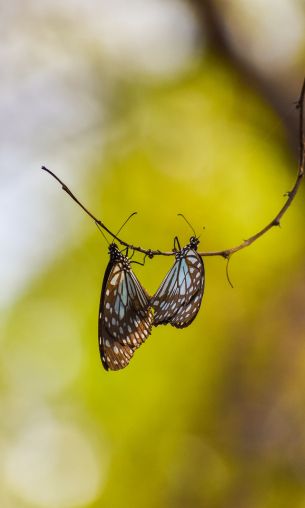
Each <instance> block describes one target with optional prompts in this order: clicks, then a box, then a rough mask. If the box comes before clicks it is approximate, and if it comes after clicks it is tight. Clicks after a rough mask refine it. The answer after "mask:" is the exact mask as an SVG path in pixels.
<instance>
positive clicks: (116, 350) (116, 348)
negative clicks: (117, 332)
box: [113, 346, 119, 355]
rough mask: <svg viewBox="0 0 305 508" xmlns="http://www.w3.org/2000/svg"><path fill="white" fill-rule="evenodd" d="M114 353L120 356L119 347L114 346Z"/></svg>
mask: <svg viewBox="0 0 305 508" xmlns="http://www.w3.org/2000/svg"><path fill="white" fill-rule="evenodd" d="M113 351H114V352H115V354H116V355H117V354H118V352H119V349H118V347H117V346H114V348H113Z"/></svg>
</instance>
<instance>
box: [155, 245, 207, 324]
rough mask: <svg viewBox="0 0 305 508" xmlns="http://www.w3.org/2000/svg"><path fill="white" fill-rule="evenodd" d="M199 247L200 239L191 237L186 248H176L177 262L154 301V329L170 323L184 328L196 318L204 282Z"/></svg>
mask: <svg viewBox="0 0 305 508" xmlns="http://www.w3.org/2000/svg"><path fill="white" fill-rule="evenodd" d="M198 244H199V240H198V238H196V237H191V239H190V242H189V243H188V244H187V245H186V246H185V247H184V248H182V249H181V248H179V249H176V248H175V249H174V251H175V258H176V259H175V263H174V265H173V267H172V268H171V270H170V271H169V272H168V274H167V275H166V276H165V278H164V280H163V282H162V284H161V285H160V287H159V289H158V290H157V292H156V294H155V295H154V297H153V298H152V299H151V305H152V307H153V308H154V325H155V326H158V325H160V324H167V323H170V324H171V325H172V326H175V327H176V328H185V327H186V326H189V325H190V324H191V323H192V321H193V320H194V319H195V317H196V316H197V313H198V311H199V308H200V305H201V301H202V296H203V291H204V282H205V277H204V275H205V274H204V264H203V261H202V258H201V256H199V254H198V252H197V247H198Z"/></svg>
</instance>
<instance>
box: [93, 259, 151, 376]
mask: <svg viewBox="0 0 305 508" xmlns="http://www.w3.org/2000/svg"><path fill="white" fill-rule="evenodd" d="M152 319H153V316H152V310H151V308H150V303H149V297H148V295H147V293H146V292H145V290H144V288H143V287H142V286H141V284H140V282H139V281H138V279H137V277H136V276H135V274H134V273H133V272H132V270H131V269H128V270H127V269H126V268H125V267H124V265H123V263H122V262H121V261H118V262H115V263H113V262H111V261H110V262H109V264H108V267H107V269H106V272H105V276H104V281H103V287H102V294H101V301H100V309H99V348H100V355H101V360H102V363H103V366H104V368H105V369H106V370H108V369H110V370H119V369H122V368H124V367H126V366H127V365H128V363H129V361H130V359H131V357H132V355H133V353H134V351H135V349H137V348H138V347H139V346H140V345H141V344H142V343H143V342H144V341H145V340H146V338H147V337H148V335H149V334H150V333H151V327H152Z"/></svg>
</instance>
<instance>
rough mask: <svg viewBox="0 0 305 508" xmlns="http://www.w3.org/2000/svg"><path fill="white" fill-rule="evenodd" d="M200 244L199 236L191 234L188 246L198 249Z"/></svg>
mask: <svg viewBox="0 0 305 508" xmlns="http://www.w3.org/2000/svg"><path fill="white" fill-rule="evenodd" d="M198 245H199V238H197V236H191V238H190V242H189V244H188V247H189V248H190V249H193V250H197V247H198Z"/></svg>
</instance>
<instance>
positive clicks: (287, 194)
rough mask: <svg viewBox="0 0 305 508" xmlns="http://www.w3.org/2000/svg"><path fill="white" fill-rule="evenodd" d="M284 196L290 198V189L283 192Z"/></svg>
mask: <svg viewBox="0 0 305 508" xmlns="http://www.w3.org/2000/svg"><path fill="white" fill-rule="evenodd" d="M283 196H284V198H291V196H292V192H291V191H287V192H285V194H283Z"/></svg>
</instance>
